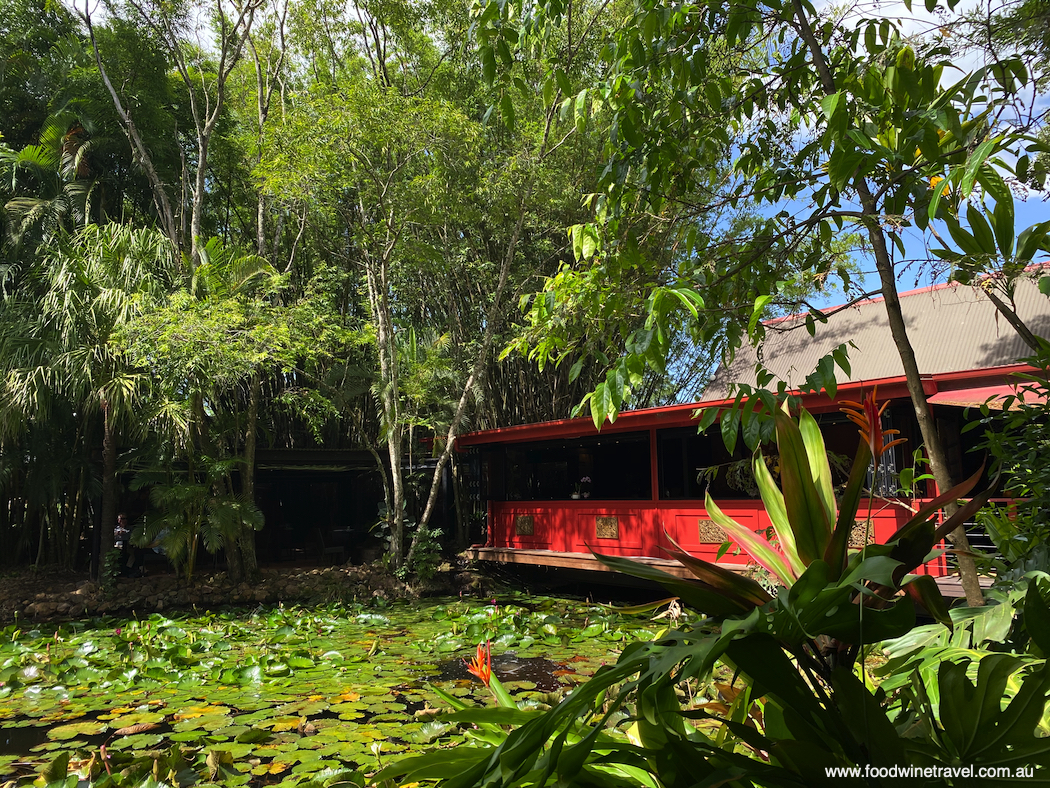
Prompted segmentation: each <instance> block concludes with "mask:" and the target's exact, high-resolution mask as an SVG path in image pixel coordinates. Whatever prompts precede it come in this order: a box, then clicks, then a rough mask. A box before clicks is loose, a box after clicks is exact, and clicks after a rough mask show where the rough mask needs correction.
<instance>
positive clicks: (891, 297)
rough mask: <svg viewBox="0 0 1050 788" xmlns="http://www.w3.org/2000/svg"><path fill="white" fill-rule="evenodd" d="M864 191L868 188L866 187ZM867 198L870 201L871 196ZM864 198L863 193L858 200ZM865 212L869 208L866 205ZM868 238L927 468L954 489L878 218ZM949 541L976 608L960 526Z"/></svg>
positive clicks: (975, 586) (974, 578) (978, 600)
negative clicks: (924, 450)
mask: <svg viewBox="0 0 1050 788" xmlns="http://www.w3.org/2000/svg"><path fill="white" fill-rule="evenodd" d="M865 191H867V189H866V188H865ZM867 198H868V199H869V200H870V193H868V195H867ZM864 199H865V196H864V195H863V194H862V196H861V200H862V202H863V201H864ZM864 211H865V213H867V212H868V206H867V205H865V208H864ZM868 237H869V238H870V239H871V242H872V247H873V249H874V251H875V265H876V267H877V268H878V271H879V279H880V280H881V282H882V295H883V298H884V299H885V303H886V315H887V317H888V318H889V323H890V333H891V334H892V335H893V343H894V344H895V345H896V346H897V353H898V354H899V355H900V358H901V363H902V364H903V366H904V376H905V379H906V381H907V385H908V394H909V395H910V396H911V402H912V407H913V409H914V410H915V419H916V421H918V423H919V432H920V433H921V434H922V441H923V443H924V444H926V453H927V454H928V455H929V458H930V467H931V468H932V470H933V476H934V479H936V481H937V486H938V488H940V491H941V492H945V491H947V490H950V489H951V488H952V487H954V486H955V485H956V484H957V483H958V482H957V480H956V479H955V478H954V477H953V475H952V472H951V465H949V463H948V455H947V454H946V453H945V451H944V444H943V443H942V441H941V434H940V432H938V430H937V423H936V422H935V421H934V418H933V414H932V413H931V412H930V405H929V403H928V402H927V401H926V393H925V392H924V391H923V389H922V377H921V376H920V374H919V365H918V363H917V362H916V360H915V350H914V349H913V348H912V345H911V340H910V339H909V338H908V330H907V327H906V326H905V323H904V315H903V313H902V312H901V302H900V298H899V296H898V295H897V282H896V278H895V276H894V270H893V264H892V263H891V262H890V258H889V253H888V250H887V248H886V238H885V236H884V235H883V232H882V228H881V227H880V226H879V225H878V223H877V219H876V218H874V217H873V218H872V220H871V224H870V225H869V228H868ZM944 509H945V512H946V514H948V516H951V515H952V514H954V513H955V511H956V509H957V507H956V505H955V503H954V502H953V503H950V504H947V505H946V506H945V507H944ZM948 539H949V541H950V542H951V543H952V546H953V547H954V548H955V551H956V558H957V559H958V561H959V579H960V580H961V582H962V587H963V591H964V592H965V594H966V604H967V605H969V606H970V607H978V606H980V605H983V604H984V594H983V593H982V591H981V583H980V580H979V578H978V574H977V564H976V563H975V562H974V560H973V555H972V552H971V550H970V543H969V540H968V539H967V538H966V531H965V530H964V529H963V527H962V526H959V527H958V528H956V529H955V530H954V531H952V532H951V533H950V534H948Z"/></svg>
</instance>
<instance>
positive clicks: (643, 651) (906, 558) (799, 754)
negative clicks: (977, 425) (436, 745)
mask: <svg viewBox="0 0 1050 788" xmlns="http://www.w3.org/2000/svg"><path fill="white" fill-rule="evenodd" d="M858 418H860V419H861V420H862V421H863V422H864V424H863V432H864V440H862V441H861V443H860V446H859V448H858V452H857V456H856V459H855V461H854V465H853V468H852V470H851V473H850V479H849V482H848V484H847V486H846V490H845V492H844V493H843V495H842V497H841V499H840V500H838V501H836V500H835V497H834V491H833V489H832V486H831V482H830V479H831V474H830V468H829V466H828V463H827V455H826V452H825V449H824V444H823V440H822V438H821V436H820V431H819V429H818V428H817V425H816V421H815V420H814V419H813V418H812V417H811V416H809V415H808V414H807V413H805V412H804V411H803V413H802V414H801V415H800V417H799V419H798V421H797V422H796V421H795V420H793V419H792V418H790V417H789V416H788V415H787V413H786V412H784V411H782V410H778V411H777V413H776V414H775V420H776V435H777V444H778V450H779V453H780V458H781V459H780V465H781V480H782V487H781V488H777V486H776V485H775V484H774V483H773V482H772V480H771V478H770V477H769V473H768V470H764V469H765V463H764V462H763V460H762V457H761V454H759V455H758V456H756V458H755V476H756V479H758V480H759V486H760V490H761V492H762V496H763V502H764V504H765V506H766V511H767V514H768V515H769V517H770V520H771V521H772V523H773V527H774V530H775V532H776V535H777V539H778V545H779V548H780V549H779V550H777V549H775V548H774V547H773V546H771V545H770V544H769V543H767V542H766V541H765V540H764V539H762V538H761V537H759V536H757V535H756V534H754V533H753V532H751V531H750V529H748V528H746V527H743V526H741V525H739V524H737V523H735V522H734V521H733V520H731V519H730V518H728V517H726V516H725V515H724V514H723V513H721V511H720V510H719V509H718V507H717V506H716V505H715V504H714V502H713V501H711V500H710V499H708V502H707V508H708V513H709V515H710V516H711V517H712V519H714V520H715V521H716V522H717V523H718V524H719V525H720V526H722V528H723V529H725V530H726V532H727V533H728V534H729V536H730V537H731V538H733V539H734V540H736V541H737V543H738V544H739V545H740V546H741V547H742V548H743V549H744V550H746V551H747V552H748V553H749V554H750V555H751V556H752V557H753V558H754V559H755V560H756V561H757V562H759V563H760V564H762V565H763V566H764V567H766V568H767V569H768V570H769V571H770V572H771V573H772V574H773V575H774V576H775V577H777V578H778V581H779V587H778V589H777V590H776V593H775V594H770V593H768V592H767V591H766V590H765V589H763V588H762V586H760V585H759V584H758V583H756V582H755V581H753V580H750V579H748V578H745V577H741V576H739V575H737V574H735V573H733V572H731V571H729V570H726V569H723V568H721V567H719V566H717V565H714V564H710V563H708V562H705V561H703V560H700V559H697V558H695V557H693V556H690V555H688V554H687V553H685V552H684V551H681V550H679V549H673V550H671V551H670V552H671V554H672V555H673V556H674V557H675V558H677V559H678V560H679V561H680V562H682V563H683V564H684V565H685V566H686V567H688V568H689V569H690V571H691V572H692V573H693V574H694V575H695V576H696V579H695V580H689V579H680V578H677V577H674V576H672V575H669V574H667V573H664V572H662V571H661V570H659V569H656V568H654V567H651V566H647V565H643V564H638V563H635V562H632V561H630V560H629V559H626V558H617V557H611V556H599V559H600V560H601V561H602V562H603V563H605V564H606V565H608V566H609V567H611V568H614V569H617V570H620V571H623V572H625V573H628V574H631V575H634V576H636V577H640V578H644V579H648V580H653V581H656V582H658V583H660V584H661V585H663V586H664V587H665V588H667V589H668V590H670V591H671V592H672V593H675V594H677V595H678V596H679V597H680V598H681V600H682V601H683V602H684V603H685V604H687V605H689V606H691V607H695V608H696V609H698V610H700V611H703V612H704V613H706V614H707V615H708V618H706V619H704V620H703V621H701V622H700V623H699V624H698V625H696V626H682V625H679V626H676V627H674V628H669V629H668V630H666V631H665V632H664V633H663V634H662V635H661V636H659V637H657V638H656V639H655V640H653V641H649V642H639V643H634V644H631V645H630V646H628V647H627V648H626V649H625V650H624V652H623V654H622V655H621V657H620V659H619V661H618V662H617V664H616V665H615V666H609V667H607V668H604V669H603V670H601V671H599V672H598V673H597V674H596V675H595V677H594V678H593V679H592V680H591V681H590V682H588V683H587V684H586V685H584V686H583V687H581V688H579V689H577V690H576V691H574V692H573V693H572V695H570V696H569V697H568V698H566V699H565V700H563V701H562V702H561V703H560V704H559V705H557V706H555V707H554V708H553V709H551V710H550V711H549V712H545V713H544V714H542V715H538V716H536V717H535V718H534V719H530V720H528V721H527V722H524V724H522V725H521V726H520V727H518V728H516V729H515V730H514V731H513V732H511V733H510V734H509V735H508V736H507V737H506V740H505V741H503V742H502V743H501V744H500V745H499V746H498V747H497V748H495V749H491V748H477V750H476V751H474V752H458V753H456V754H455V755H454V756H450V757H448V758H445V759H443V758H442V755H441V754H440V753H434V754H432V755H430V756H427V757H426V760H413V759H409V760H407V761H405V762H403V763H401V764H397V765H395V766H391V767H388V768H387V769H386V770H384V771H383V772H381V773H380V775H378V777H379V778H381V779H382V778H400V777H404V778H405V779H408V780H412V779H418V778H423V777H427V778H431V779H438V780H440V781H442V784H443V785H445V786H455V787H456V788H459V787H460V786H474V785H508V786H509V785H529V786H541V785H548V784H551V783H552V782H557V784H561V785H577V784H579V785H582V784H608V783H607V782H606V783H603V782H602V780H603V779H605V780H608V779H609V776H608V770H609V768H610V767H611V766H613V765H615V766H618V767H622V768H623V769H625V772H624V773H623V774H622V775H621V776H620V780H619V783H618V784H625V785H628V784H629V785H647V786H652V785H665V786H666V785H694V784H696V783H697V781H701V782H702V781H704V780H706V781H708V782H709V783H712V784H714V783H717V784H723V785H738V786H751V785H762V786H789V785H790V786H801V785H823V784H832V783H833V782H834V781H835V779H837V778H835V777H834V776H833V775H831V774H830V773H829V772H828V771H827V770H828V769H831V768H835V767H849V766H860V767H863V766H870V767H876V773H875V775H872V776H871V779H870V780H869V779H867V775H866V773H865V772H864V770H863V769H862V770H861V777H860V778H859V779H858V780H857V781H856V784H873V785H874V784H878V777H877V770H878V769H880V768H883V767H889V766H892V765H895V764H896V765H900V764H916V765H919V764H922V765H949V764H952V763H955V762H956V760H955V759H956V758H957V755H958V753H960V752H965V753H966V754H967V755H968V756H972V758H973V760H972V763H975V764H985V763H998V762H999V760H1002V761H1003V762H1009V763H1011V764H1013V763H1017V762H1019V761H1021V760H1023V759H1024V758H1027V759H1028V761H1027V762H1028V763H1031V764H1035V765H1036V769H1039V768H1042V767H1039V766H1038V764H1039V763H1040V762H1041V761H1040V759H1041V758H1043V755H1044V754H1045V753H1050V740H1041V739H1038V738H1036V737H1035V727H1036V723H1037V721H1038V720H1033V719H1032V713H1033V712H1032V710H1033V709H1034V708H1035V707H1036V706H1038V709H1039V716H1041V715H1042V705H1040V704H1039V703H1037V702H1036V701H1035V700H1033V699H1038V700H1039V701H1040V702H1043V701H1044V700H1045V699H1044V698H1043V695H1042V694H1040V693H1043V692H1045V690H1046V689H1048V688H1050V669H1048V668H1047V666H1046V664H1045V663H1043V662H1041V661H1040V662H1037V663H1035V662H1033V663H1031V664H1030V665H1028V666H1027V667H1026V670H1027V672H1026V673H1024V675H1023V676H1021V677H1019V679H1018V680H1019V682H1020V688H1019V689H1018V692H1017V695H1016V696H1015V701H1014V702H1015V703H1017V704H1018V705H1017V706H1016V707H1011V708H1010V709H1009V710H1008V711H1012V712H1016V713H1018V722H1017V723H1010V724H1004V723H1003V720H1004V719H1006V717H1005V716H1003V714H1001V713H1000V711H999V703H998V698H999V696H998V695H995V696H994V697H995V698H996V702H995V705H994V709H993V708H988V709H986V710H984V711H982V712H981V713H980V714H979V715H974V716H973V719H975V720H976V725H977V727H975V728H966V729H965V730H964V731H962V732H960V731H959V726H957V725H955V724H954V723H953V721H952V720H950V719H949V718H948V713H947V712H948V710H949V709H951V714H953V715H954V714H960V715H961V716H962V715H964V714H965V712H964V711H963V710H964V708H965V706H966V704H967V703H970V702H973V703H976V702H977V701H974V700H972V699H973V697H974V693H975V692H976V693H978V697H986V696H985V695H983V694H982V693H984V692H985V691H991V692H995V691H996V690H997V689H999V681H1000V679H1001V678H1002V675H1003V671H1004V667H1003V665H1002V664H999V665H996V664H990V665H989V668H988V670H991V669H992V668H993V667H994V668H996V670H995V671H994V673H993V674H991V675H989V674H987V673H982V674H981V675H980V676H979V681H978V687H977V689H974V686H973V685H968V684H967V683H966V682H965V681H961V680H960V675H959V673H958V671H957V670H956V668H955V666H954V665H953V664H952V663H951V662H947V663H945V664H944V665H943V666H942V668H941V673H940V674H939V675H938V682H939V683H938V688H939V693H940V695H939V697H940V698H941V707H940V708H941V709H942V710H943V711H944V713H943V714H942V715H941V717H938V716H936V715H935V714H932V713H929V712H930V709H929V704H927V705H926V706H925V707H923V708H924V710H925V711H926V712H927V717H926V719H927V720H930V721H932V722H931V724H930V725H929V726H927V728H925V729H923V730H922V731H921V732H917V731H915V730H914V729H911V722H912V721H913V720H912V713H913V709H912V708H911V707H909V708H908V710H907V712H908V713H903V712H901V711H899V710H898V711H897V712H896V713H894V711H893V709H892V707H890V706H888V704H887V703H886V698H885V697H884V695H883V694H882V693H880V692H878V691H873V690H872V688H871V687H870V686H869V684H868V683H867V680H866V678H865V677H864V676H863V670H862V668H861V666H860V663H859V661H858V660H859V659H860V658H861V657H862V655H863V654H864V653H865V651H866V650H867V649H868V648H869V647H870V646H871V645H873V644H874V643H876V642H878V641H879V640H882V639H885V638H888V637H894V636H900V635H904V634H906V633H907V632H909V631H910V630H911V629H912V628H913V627H914V625H915V602H916V601H918V602H919V603H920V604H922V605H923V606H924V607H925V608H926V609H927V611H928V612H929V613H930V614H931V615H934V616H935V617H937V618H938V619H940V620H942V621H944V622H945V623H949V619H948V616H947V608H946V605H945V603H944V600H943V598H942V597H941V596H940V593H939V591H938V590H937V587H936V584H935V583H934V581H933V578H931V577H929V576H928V575H913V574H909V572H911V571H912V570H914V569H915V568H916V567H918V566H919V565H920V564H921V563H923V562H924V561H925V560H927V558H928V555H929V553H930V551H931V550H932V548H933V547H934V545H935V544H936V543H937V542H938V541H940V539H942V538H943V536H944V535H945V534H946V533H947V532H948V531H949V530H951V529H952V528H955V527H957V525H958V523H959V522H961V521H962V520H963V519H965V518H966V517H968V516H970V515H971V514H972V513H973V511H975V510H976V509H977V508H979V507H980V506H981V504H982V503H983V502H984V500H986V499H987V497H988V495H989V494H990V493H989V492H985V493H982V494H981V495H978V496H976V497H975V498H973V499H972V500H970V501H969V502H968V503H966V504H965V505H964V506H962V507H961V508H960V509H959V511H958V512H957V513H956V514H955V515H953V516H952V517H949V518H948V519H947V520H946V521H945V522H943V523H941V524H938V523H937V522H936V517H937V514H938V512H939V509H940V507H941V506H943V505H944V504H945V503H947V502H949V501H954V500H956V499H957V498H958V497H960V496H963V495H966V494H967V493H968V492H969V491H970V489H972V487H973V486H974V485H975V484H976V483H977V480H978V478H979V476H980V474H976V475H975V476H974V477H972V478H971V479H969V480H968V481H967V482H965V483H964V484H963V485H960V486H959V487H957V488H955V489H953V490H950V491H948V492H946V493H944V494H943V495H941V496H939V497H938V498H937V499H936V500H935V501H933V502H931V503H930V505H928V506H926V507H924V508H923V509H922V510H921V511H920V512H918V513H917V514H916V516H915V517H914V518H912V519H911V520H910V521H909V522H908V523H907V524H905V525H904V526H903V527H901V528H900V529H899V530H898V531H897V533H895V534H894V535H893V537H892V538H891V539H890V540H889V541H888V542H886V543H885V544H871V545H867V546H865V547H864V548H862V549H861V550H859V551H856V552H850V551H849V549H848V538H849V533H850V531H851V530H852V528H853V526H854V522H855V517H856V513H857V511H858V507H859V503H860V501H861V498H862V484H863V479H864V477H865V475H866V473H867V469H868V464H869V462H870V461H871V460H872V459H873V458H874V457H877V456H878V455H879V454H881V452H882V451H883V450H884V449H885V448H886V446H887V445H888V444H886V443H884V440H883V435H884V433H883V431H882V429H881V425H880V424H879V423H878V409H877V408H876V407H875V405H874V398H873V397H869V398H868V399H867V400H866V401H865V403H864V404H863V406H862V408H861V409H860V413H859V414H858ZM901 591H904V592H905V593H904V594H903V595H901V594H900V592H901ZM938 626H943V624H941V625H938ZM719 660H722V661H724V662H725V663H726V664H727V665H729V666H730V668H731V669H732V670H733V671H734V676H735V678H737V679H740V680H741V681H742V684H743V686H742V687H739V688H734V689H733V691H732V693H731V694H732V698H733V699H732V700H731V701H728V702H726V703H720V702H716V701H718V699H717V698H715V699H708V698H698V699H696V700H693V699H691V696H690V694H689V690H690V689H691V688H692V685H695V680H697V679H704V678H705V677H707V676H708V675H709V674H710V673H711V671H712V669H713V668H714V666H715V664H716V662H718V661H719ZM1015 667H1016V666H1015ZM858 672H860V673H861V675H860V677H858ZM1010 672H1011V671H1007V674H1009V673H1010ZM734 684H735V680H734ZM617 685H620V688H619V691H614V690H613V688H614V687H616V686H617ZM949 697H950V700H947V698H949ZM987 697H990V696H987ZM1022 707H1023V709H1024V711H1023V712H1022V711H1021V709H1022ZM625 710H626V711H628V712H629V713H630V721H632V722H633V723H634V726H633V727H632V728H631V729H630V731H629V732H628V735H629V739H630V741H627V740H626V739H621V740H620V743H619V744H617V745H615V746H613V747H608V748H607V747H604V746H599V745H598V743H597V742H598V740H599V738H600V737H603V736H604V735H605V732H606V726H608V725H610V724H612V723H614V721H615V719H616V717H615V715H616V714H618V713H620V712H621V711H625ZM475 715H476V716H475V717H472V719H473V720H474V721H480V720H483V719H484V716H483V715H481V714H480V713H477V712H475ZM492 719H493V721H496V720H497V715H493V718H492ZM1029 722H1031V725H1029V724H1028V723H1029ZM996 726H998V727H996ZM997 730H1002V731H1003V735H1002V736H1001V737H998V738H997V737H996V736H992V735H989V734H990V732H992V731H997ZM975 731H976V732H978V733H980V734H981V735H983V736H984V737H985V738H984V739H983V740H982V745H981V747H970V748H967V747H966V746H965V744H964V743H963V742H961V741H960V738H959V737H960V736H962V737H971V739H970V740H971V741H972V737H973V735H974V733H975ZM1021 753H1023V756H1022V755H1020V754H1021ZM997 759H998V760H997ZM631 770H633V771H631ZM943 784H953V783H951V782H949V781H945V782H944V783H943Z"/></svg>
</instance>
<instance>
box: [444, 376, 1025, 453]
mask: <svg viewBox="0 0 1050 788" xmlns="http://www.w3.org/2000/svg"><path fill="white" fill-rule="evenodd" d="M1032 371H1033V370H1032V367H1030V366H1028V365H1027V364H1011V365H1008V366H1001V367H990V368H987V369H975V370H968V371H966V372H945V373H941V374H937V375H928V376H924V377H923V390H924V391H925V393H926V395H927V396H930V395H933V394H936V393H937V392H938V391H948V390H956V389H966V388H971V387H974V386H976V385H979V384H990V383H993V382H994V383H1001V382H1005V381H1006V380H1007V378H1008V376H1010V375H1012V374H1014V373H1016V372H1032ZM875 387H878V393H879V399H880V400H895V399H906V398H907V397H908V387H907V381H906V380H905V378H904V376H903V375H900V376H897V377H892V378H882V379H878V380H856V381H847V382H845V383H842V384H840V385H839V387H838V392H837V394H836V396H835V398H834V399H832V398H831V397H829V396H828V395H827V394H826V393H823V392H821V393H818V394H803V395H801V396H802V403H803V405H805V407H806V408H807V409H809V410H810V411H811V412H814V413H820V412H826V411H831V410H835V409H836V408H837V407H838V402H839V401H841V400H843V399H854V400H855V399H860V398H862V397H863V396H864V394H866V393H867V392H868V391H870V390H872V389H873V388H875ZM791 393H793V394H799V392H798V391H797V390H795V391H793V392H791ZM732 403H733V399H709V400H702V401H700V402H690V403H686V404H683V405H666V406H663V407H659V408H643V409H640V410H629V411H624V412H623V413H621V414H620V416H619V418H618V419H617V420H616V421H615V422H613V423H611V424H608V423H607V424H604V425H603V426H602V429H601V434H610V433H618V432H637V431H641V430H649V429H664V428H668V427H686V426H690V425H692V424H694V423H695V422H696V417H695V416H694V414H695V413H696V412H697V411H698V410H704V409H706V408H724V407H727V406H729V405H731V404H732ZM598 434H599V431H598V430H597V429H595V426H594V422H593V420H591V419H589V418H576V419H561V420H559V421H545V422H540V423H538V424H521V425H518V426H515V427H502V428H499V429H494V430H482V431H479V432H469V433H466V434H464V435H461V436H459V438H457V441H456V443H457V446H459V447H462V448H467V447H469V446H481V445H485V444H491V443H523V442H531V441H542V440H555V439H563V438H581V437H584V436H594V435H598Z"/></svg>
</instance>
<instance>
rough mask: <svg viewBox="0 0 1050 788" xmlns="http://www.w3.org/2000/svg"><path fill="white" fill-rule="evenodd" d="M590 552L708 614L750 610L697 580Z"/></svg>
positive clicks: (646, 565)
mask: <svg viewBox="0 0 1050 788" xmlns="http://www.w3.org/2000/svg"><path fill="white" fill-rule="evenodd" d="M591 553H592V554H593V555H594V557H595V558H597V559H598V560H599V561H601V562H602V563H603V564H605V565H606V566H607V567H609V568H610V569H615V570H616V571H617V572H622V573H623V574H625V575H630V576H631V577H637V578H641V579H642V580H651V581H652V582H654V583H658V584H659V585H661V586H663V587H664V588H666V589H667V590H668V591H670V592H671V593H673V594H675V595H677V596H678V597H679V598H680V599H681V600H682V601H683V602H685V603H686V604H687V605H689V606H690V607H692V608H695V609H696V610H699V611H701V612H703V613H707V614H708V615H714V616H732V615H738V614H740V613H745V612H747V610H748V607H747V606H744V605H741V604H740V603H739V602H736V601H734V600H732V599H730V598H729V597H726V596H724V595H722V594H720V593H718V592H717V591H715V590H714V589H712V588H710V587H706V586H704V585H703V584H701V583H699V582H697V581H693V580H684V579H682V578H680V577H675V576H674V575H672V574H668V573H667V572H664V571H663V570H662V569H657V568H656V567H653V566H649V565H648V564H640V563H638V562H637V561H631V560H630V559H627V558H620V557H619V556H614V555H602V554H601V553H596V552H594V551H593V550H592V551H591Z"/></svg>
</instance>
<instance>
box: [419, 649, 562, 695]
mask: <svg viewBox="0 0 1050 788" xmlns="http://www.w3.org/2000/svg"><path fill="white" fill-rule="evenodd" d="M438 667H440V668H441V672H440V673H439V674H438V675H437V676H434V677H432V679H430V680H433V681H462V680H468V681H469V680H471V679H473V678H474V677H473V675H472V674H471V673H470V672H469V671H468V670H467V665H466V663H465V662H464V661H463V660H462V659H450V660H447V661H445V662H442V663H441V664H440V665H439V666H438ZM564 669H565V666H564V665H559V664H558V663H557V662H551V661H550V660H549V659H544V658H543V657H520V658H519V657H518V656H516V655H515V654H514V652H513V651H508V652H504V653H502V654H494V655H493V656H492V672H493V673H495V674H496V678H498V679H499V680H500V681H501V682H503V683H504V684H506V683H508V682H512V681H530V682H532V683H533V684H535V685H536V689H537V690H538V691H539V692H555V691H556V690H560V689H565V685H564V684H562V683H561V682H560V681H558V676H557V675H556V672H557V671H560V670H564Z"/></svg>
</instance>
